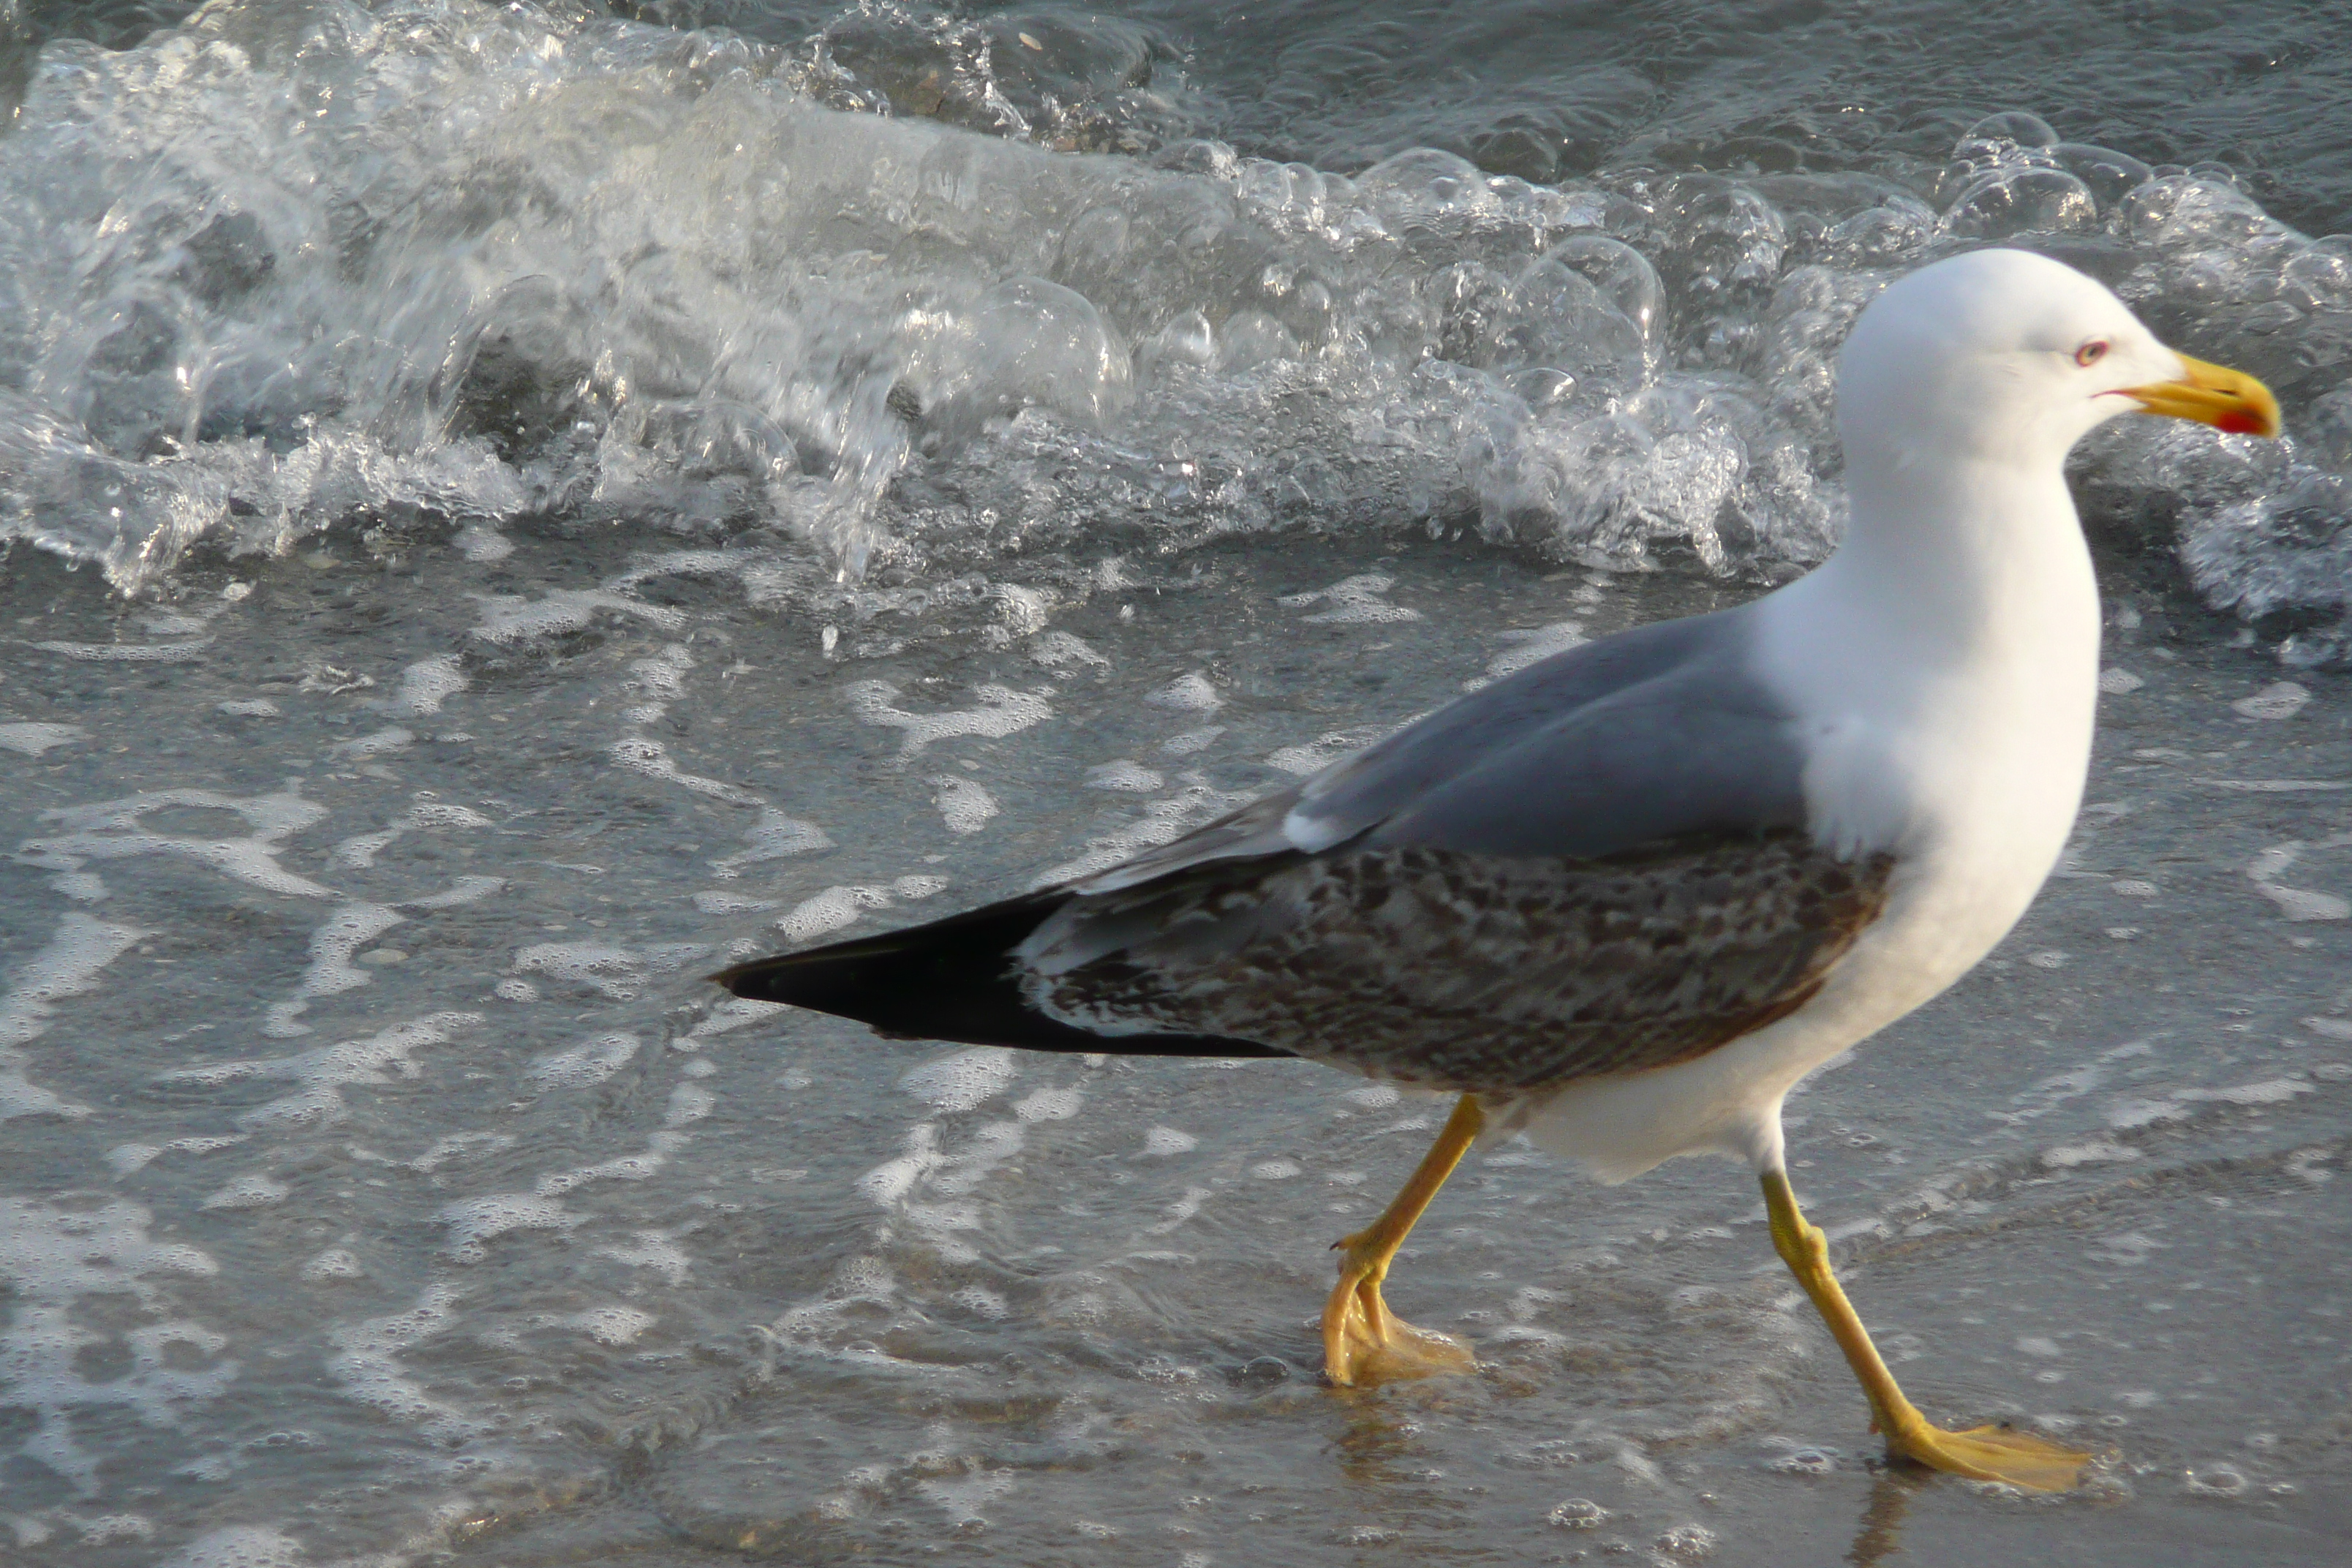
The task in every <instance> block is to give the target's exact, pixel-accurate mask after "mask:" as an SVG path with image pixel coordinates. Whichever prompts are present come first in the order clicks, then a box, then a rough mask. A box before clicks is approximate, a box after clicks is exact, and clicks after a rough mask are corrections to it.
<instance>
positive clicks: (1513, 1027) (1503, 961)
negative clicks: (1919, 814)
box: [1029, 829, 1894, 1092]
mask: <svg viewBox="0 0 2352 1568" xmlns="http://www.w3.org/2000/svg"><path fill="white" fill-rule="evenodd" d="M1893 868H1894V859H1893V858H1892V857H1891V856H1887V855H1877V856H1872V857H1866V858H1862V859H1859V860H1854V861H1842V860H1839V859H1836V858H1833V857H1832V856H1830V855H1829V854H1827V853H1826V852H1824V851H1822V850H1821V849H1818V848H1816V847H1814V846H1813V845H1812V844H1811V842H1810V840H1809V839H1808V837H1807V836H1806V835H1805V834H1803V833H1802V832H1800V831H1794V830H1785V829H1780V830H1772V831H1768V832H1763V833H1754V834H1736V835H1693V836H1689V837H1683V838H1678V839H1675V840H1671V841H1668V842H1665V843H1664V844H1660V845H1656V846H1653V847H1646V848H1643V849H1641V850H1636V851H1632V852H1628V853H1624V854H1619V855H1612V856H1606V857H1601V858H1592V859H1541V858H1525V859H1523V858H1495V857H1486V856H1474V855H1465V854H1460V853H1456V852H1454V851H1448V850H1442V849H1433V848H1427V847H1397V848H1381V849H1365V850H1358V851H1348V850H1341V851H1339V852H1337V853H1334V854H1329V855H1326V856H1322V857H1318V858H1311V859H1301V860H1294V861H1290V862H1287V863H1284V864H1280V865H1275V866H1267V865H1265V863H1263V862H1261V863H1260V864H1259V865H1257V866H1256V867H1254V868H1253V867H1249V866H1247V865H1245V864H1244V865H1236V866H1233V867H1231V868H1230V869H1227V870H1224V871H1223V874H1219V873H1218V872H1217V871H1215V870H1213V869H1212V868H1202V874H1199V875H1196V876H1195V877H1193V878H1186V879H1182V880H1181V881H1180V882H1178V883H1177V884H1176V885H1173V886H1171V885H1170V884H1169V883H1167V882H1162V883H1160V884H1159V885H1158V886H1157V887H1155V888H1149V889H1136V890H1135V892H1134V893H1133V894H1131V895H1129V896H1128V900H1117V899H1116V896H1115V898H1114V900H1113V901H1114V902H1126V901H1131V902H1132V904H1133V906H1134V907H1132V908H1119V909H1108V908H1107V909H1105V910H1103V911H1102V913H1103V915H1104V916H1105V917H1107V918H1109V919H1111V920H1113V921H1117V922H1118V924H1119V925H1121V926H1123V927H1126V928H1127V930H1128V931H1153V932H1155V933H1156V934H1152V935H1149V936H1145V937H1144V938H1143V940H1141V941H1129V942H1122V943H1119V944H1118V950H1117V951H1115V952H1108V953H1105V954H1104V955H1103V956H1102V957H1100V958H1097V959H1096V960H1094V961H1093V962H1091V963H1082V964H1080V965H1078V966H1077V967H1076V968H1073V969H1069V970H1066V972H1064V973H1059V974H1056V975H1053V976H1050V977H1048V976H1045V975H1037V976H1034V977H1033V978H1032V980H1031V981H1030V982H1029V985H1030V987H1031V994H1032V996H1033V998H1034V1001H1035V1002H1036V1003H1038V1004H1041V1005H1043V1006H1044V1007H1045V1010H1047V1011H1048V1012H1050V1013H1051V1014H1053V1015H1055V1016H1059V1017H1061V1018H1063V1019H1065V1020H1067V1021H1069V1022H1071V1023H1074V1024H1077V1025H1079V1026H1082V1027H1083V1026H1104V1025H1107V1024H1108V1025H1111V1026H1113V1027H1114V1029H1117V1028H1119V1027H1123V1028H1126V1029H1133V1028H1136V1027H1138V1026H1144V1027H1150V1028H1152V1029H1157V1030H1166V1031H1181V1032H1190V1033H1197V1034H1203V1035H1214V1036H1221V1037H1231V1038H1238V1039H1245V1040H1257V1041H1263V1042H1264V1043H1265V1044H1266V1045H1268V1046H1273V1047H1278V1048H1280V1049H1283V1050H1286V1051H1290V1052H1293V1053H1295V1054H1297V1055H1298V1056H1302V1057H1309V1058H1316V1059H1318V1060H1324V1061H1330V1062H1334V1063H1340V1064H1344V1065H1347V1066H1349V1067H1353V1068H1357V1069H1358V1070H1360V1071H1363V1072H1367V1073H1370V1074H1371V1075H1373V1076H1375V1077H1379V1078H1386V1079H1397V1080H1400V1081H1402V1082H1408V1083H1415V1084H1423V1085H1428V1086H1430V1087H1433V1088H1442V1089H1454V1090H1482V1091H1490V1092H1491V1091H1503V1090H1514V1089H1540V1088H1545V1087H1549V1086H1552V1085H1557V1084H1561V1083H1565V1082H1569V1081H1570V1080H1572V1079H1580V1078H1587V1077H1591V1076H1594V1075H1597V1074H1603V1073H1619V1072H1632V1071H1638V1070H1640V1069H1643V1068H1656V1067H1664V1066H1667V1065H1669V1064H1672V1063H1675V1062H1681V1061H1687V1060H1690V1059H1691V1058H1695V1057H1699V1056H1704V1055H1705V1054H1706V1053H1707V1052H1708V1051H1711V1050H1713V1049H1715V1048H1716V1047H1718V1046H1721V1045H1725V1044H1727V1043H1728V1042H1730V1041H1732V1040H1735V1039H1738V1037H1740V1036H1742V1035H1746V1034H1749V1033H1751V1032H1753V1031H1755V1030H1757V1029H1759V1028H1761V1027H1763V1026H1765V1025H1767V1024H1769V1023H1771V1022H1773V1021H1774V1020H1776V1019H1779V1018H1781V1017H1784V1016H1787V1015H1789V1014H1790V1013H1792V1012H1794V1011H1795V1010H1796V1009H1797V1008H1799V1007H1801V1006H1802V1005H1804V1004H1805V1002H1806V1001H1807V1000H1808V999H1810V998H1811V996H1812V995H1813V994H1814V993H1815V992H1817V991H1819V990H1820V989H1821V986H1822V983H1823V982H1824V981H1825V980H1826V979H1827V977H1828V974H1829V972H1830V970H1831V968H1832V966H1833V965H1834V964H1835V963H1836V962H1837V960H1838V959H1839V958H1840V957H1841V956H1843V954H1844V952H1846V950H1847V949H1848V948H1850V947H1851V946H1852V945H1853V942H1854V940H1855V938H1856V937H1858V936H1859V935H1860V934H1861V933H1862V931H1863V930H1864V928H1865V927H1867V926H1868V925H1869V924H1870V922H1871V921H1874V920H1875V919H1876V918H1877V916H1878V914H1879V912H1880V910H1883V909H1884V908H1885V901H1886V889H1887V882H1888V879H1889V876H1890V874H1891V873H1892V871H1893ZM1105 1043H1106V1045H1108V1047H1110V1048H1112V1049H1117V1048H1118V1046H1117V1041H1116V1039H1115V1038H1114V1039H1110V1040H1107V1041H1106V1042H1105Z"/></svg>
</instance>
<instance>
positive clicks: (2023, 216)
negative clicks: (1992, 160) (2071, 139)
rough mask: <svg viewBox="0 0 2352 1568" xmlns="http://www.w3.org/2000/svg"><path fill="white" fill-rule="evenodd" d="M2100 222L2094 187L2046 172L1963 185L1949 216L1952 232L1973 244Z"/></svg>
mask: <svg viewBox="0 0 2352 1568" xmlns="http://www.w3.org/2000/svg"><path fill="white" fill-rule="evenodd" d="M2098 218H2099V204H2098V201H2097V199H2096V198H2095V197H2094V196H2093V195H2091V188H2090V186H2088V185H2086V184H2084V183H2083V182H2082V181H2081V180H2080V179H2078V178H2077V177H2075V176H2074V175H2073V174H2068V173H2066V171H2064V170H2063V169H2046V168H2020V169H2011V168H2003V169H1998V170H1995V171H1994V172H1993V173H1990V174H1985V175H1983V176H1981V177H1979V178H1978V179H1976V180H1974V181H1971V182H1970V183H1969V184H1967V185H1965V186H1963V187H1962V188H1961V190H1960V192H1959V194H1958V195H1956V196H1954V197H1953V198H1952V205H1950V207H1949V208H1948V209H1947V210H1946V212H1945V214H1944V223H1945V226H1947V227H1948V228H1949V229H1950V230H1951V231H1952V232H1953V233H1954V234H1957V235H1962V236H1965V237H1969V238H1971V239H2007V238H2010V237H2013V236H2016V235H2020V234H2028V233H2036V234H2039V233H2067V232H2075V231H2080V230H2085V229H2089V228H2092V227H2094V226H2096V224H2097V223H2098Z"/></svg>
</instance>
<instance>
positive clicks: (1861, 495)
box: [1784, 451, 2099, 684]
mask: <svg viewBox="0 0 2352 1568" xmlns="http://www.w3.org/2000/svg"><path fill="white" fill-rule="evenodd" d="M1906 459H1907V460H1906ZM1846 479H1847V487H1848V494H1849V496H1850V497H1851V498H1852V502H1853V511H1852V522H1851V524H1850V525H1849V528H1848V531H1847V535H1846V542H1845V543H1844V545H1843V547H1842V548H1841V549H1840V550H1839V551H1838V552H1837V553H1836V554H1835V555H1834V556H1832V557H1831V559H1830V560H1829V561H1828V562H1827V563H1825V564H1823V565H1822V567H1821V568H1820V569H1819V570H1818V571H1816V572H1814V573H1813V574H1811V575H1810V576H1808V577H1806V578H1804V579H1802V580H1801V581H1800V582H1798V583H1796V584H1791V585H1790V588H1789V589H1787V590H1784V593H1786V594H1787V595H1789V596H1790V597H1792V598H1795V599H1797V600H1799V601H1801V602H1806V601H1809V603H1807V604H1806V609H1807V613H1808V614H1809V615H1811V614H1817V613H1818V614H1826V615H1828V616H1830V617H1831V618H1832V621H1833V622H1834V624H1835V626H1836V628H1837V631H1838V633H1839V634H1840V636H1839V640H1840V641H1842V642H1843V643H1844V647H1843V648H1839V649H1836V650H1834V651H1833V650H1832V649H1831V648H1826V647H1825V648H1822V652H1823V653H1824V654H1826V655H1828V657H1830V658H1832V660H1833V662H1834V663H1836V664H1838V665H1840V666H1843V667H1845V668H1847V669H1849V670H1850V671H1853V673H1854V674H1857V675H1865V676H1870V677H1872V680H1871V683H1872V684H1877V683H1878V681H1877V677H1879V676H1883V675H1885V674H1889V673H1901V672H1903V671H1906V670H1924V671H1926V672H1928V673H1930V674H1931V675H1932V676H1934V677H1936V678H1937V679H1942V678H1948V677H1952V676H1958V675H1961V674H1962V673H1963V672H1966V671H1973V672H1975V673H1976V674H1977V675H1978V676H1979V677H1985V676H1990V675H1991V673H1992V672H1993V671H1994V670H1995V669H2001V668H2021V669H2023V670H2027V671H2032V670H2035V669H2038V670H2040V671H2041V673H2042V675H2044V676H2045V677H2047V678H2048V679H2064V678H2065V677H2066V676H2067V675H2068V674H2070V673H2072V674H2075V675H2082V674H2083V671H2082V669H2081V668H2080V667H2081V666H2082V664H2083V661H2084V658H2089V659H2091V660H2093V661H2095V659H2096V657H2097V647H2098V631H2099V601H2098V585H2097V583H2096V580H2095V578H2094V576H2093V574H2092V571H2091V557H2090V551H2089V549H2088V547H2087V546H2085V544H2084V542H2083V531H2082V527H2081V524H2080V523H2079V521H2077V520H2076V518H2075V515H2074V500H2073V498H2072V497H2071V496H2070V495H2069V494H2068V493H2067V490H2066V481H2065V477H2064V475H2063V472H2062V470H2061V469H2060V468H2059V466H2058V464H2057V463H2056V462H2055V461H2052V462H2050V463H2048V464H2046V465H2044V464H2041V463H2035V464H2032V465H2026V464H2020V463H2015V462H1990V461H1983V460H1975V459H1954V458H1937V459H1932V460H1930V459H1923V458H1919V457H1918V456H1917V455H1916V451H1915V452H1913V453H1909V454H1905V455H1904V456H1903V457H1902V458H1897V459H1896V460H1895V461H1892V462H1884V461H1882V462H1879V463H1875V464H1857V465H1855V466H1853V468H1850V469H1849V470H1848V473H1847V476H1846ZM1792 607H1793V606H1792ZM1823 629H1824V630H1827V629H1828V628H1827V627H1824V628H1823ZM1889 658H1894V659H1899V661H1900V662H1899V665H1897V666H1895V667H1893V668H1891V669H1890V668H1886V667H1885V663H1884V661H1885V660H1887V659H1889ZM1874 663H1875V664H1879V665H1881V668H1877V669H1873V668H1870V665H1871V664H1874ZM2096 675H2097V672H2096V669H2095V668H2092V669H2090V670H2089V672H2088V675H2087V677H2085V678H2086V679H2091V680H2093V681H2095V679H2096Z"/></svg>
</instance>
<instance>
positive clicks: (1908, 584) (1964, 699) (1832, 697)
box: [1756, 458, 2099, 883]
mask: <svg viewBox="0 0 2352 1568" xmlns="http://www.w3.org/2000/svg"><path fill="white" fill-rule="evenodd" d="M1848 479H1849V484H1850V485H1851V487H1852V494H1853V523H1852V526H1851V529H1850V531H1849V532H1848V535H1847V539H1846V542H1845V545H1844V546H1843V548H1842V549H1840V550H1839V552H1837V553H1836V554H1835V555H1834V556H1832V557H1831V559H1830V560H1829V561H1828V562H1827V563H1825V564H1823V565H1822V567H1821V568H1820V569H1819V570H1817V571H1815V572H1814V573H1812V574H1811V575H1810V576H1807V577H1804V578H1801V579H1800V580H1799V581H1797V582H1795V583H1792V584H1790V585H1789V586H1788V587H1786V588H1783V589H1781V590H1780V592H1779V593H1777V594H1774V595H1771V596H1770V597H1769V598H1767V599H1765V600H1764V601H1762V602H1761V603H1759V605H1757V606H1756V610H1757V613H1758V617H1759V651H1760V654H1761V657H1762V659H1763V663H1764V667H1765V668H1767V670H1768V671H1769V678H1770V679H1771V680H1772V683H1773V685H1774V686H1775V687H1776V688H1777V689H1779V690H1780V693H1781V694H1782V696H1783V698H1784V699H1785V700H1788V701H1789V702H1790V707H1791V710H1792V711H1794V712H1795V714H1796V715H1797V716H1798V718H1799V721H1800V727H1801V729H1802V730H1803V731H1805V732H1806V733H1807V734H1808V736H1809V740H1808V742H1807V744H1808V747H1809V750H1810V751H1811V752H1812V755H1813V759H1814V760H1813V762H1812V763H1811V764H1810V765H1809V773H1808V784H1807V793H1808V796H1809V798H1810V799H1811V800H1812V802H1813V803H1814V805H1815V807H1816V817H1815V826H1816V828H1817V830H1818V831H1820V832H1821V833H1822V835H1823V836H1824V837H1825V839H1826V840H1827V841H1829V842H1832V843H1835V844H1837V845H1838V846H1839V847H1841V848H1842V849H1846V850H1852V849H1859V848H1864V847H1895V846H1896V845H1898V844H1906V843H1908V844H1916V843H1922V842H1925V841H1926V840H1927V839H1932V838H1940V837H1948V836H1949V835H1950V834H1951V833H1953V832H1956V831H1961V830H1964V829H1965V830H1969V831H1975V830H1978V829H1981V830H1983V831H1986V832H1992V833H1998V834H2000V835H2003V836H2021V837H2019V847H2021V848H2022V847H2025V846H2026V845H2027V844H2029V843H2030V844H2031V845H2032V848H2031V849H2030V851H2029V854H2030V855H2032V856H2034V857H2046V858H2041V860H2040V864H2039V866H2038V867H2037V868H2035V869H2034V871H2033V874H2032V879H2033V880H2034V881H2035V882H2037V883H2038V882H2039V880H2040V879H2041V876H2042V873H2043V872H2044V871H2046V870H2047V869H2048V866H2049V858H2054V857H2055V856H2056V854H2057V852H2058V848H2059V847H2060V846H2061V845H2063V842H2064V836H2065V829H2066V826H2067V825H2068V824H2069V823H2071V821H2072V820H2073V817H2074V806H2075V803H2076V802H2077V800H2079V798H2080V792H2081V788H2082V780H2083V773H2084V768H2085V766H2086V765H2087V763H2088V761H2089V756H2090V741H2091V723H2092V718H2093V714H2094V710H2095V707H2096V705H2097V700H2098V655H2099V596H2098V584H2097V582H2096V580H2095V578H2094V577H2093V575H2092V572H2091V558H2090V551H2089V549H2088V548H2087V547H2086V546H2085V545H2084V542H2083V533H2082V529H2081V527H2080V525H2079V524H2078V523H2077V521H2076V520H2075V516H2074V503H2073V500H2071V499H2070V498H2069V496H2068V495H2067V493H2066V485H2065V479H2064V477H2063V473H2062V472H2061V471H2060V469H2059V467H2058V465H2057V463H2056V462H2055V461H2052V462H2050V463H2048V464H2046V465H2042V464H2037V465H2034V466H2032V467H2030V468H2029V467H2027V466H2025V465H2021V464H2018V463H2015V462H2000V463H1995V462H1987V461H1982V460H1973V459H1971V460H1956V459H1953V458H1942V459H1940V460H1937V461H1935V462H1928V461H1921V460H1916V459H1915V460H1913V461H1912V462H1909V463H1907V464H1901V463H1890V464H1885V465H1884V466H1882V467H1880V468H1875V469H1874V468H1870V467H1863V468H1858V469H1856V470H1854V471H1852V472H1850V474H1849V476H1848ZM2025 795H2032V796H2034V797H2036V798H2035V800H2034V801H2033V802H2032V803H2029V802H2028V801H2027V800H2026V799H2025V798H2024V796H2025ZM2028 818H2030V819H2031V820H2032V826H2031V827H2030V828H2028V827H2027V826H2026V819H2028Z"/></svg>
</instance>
